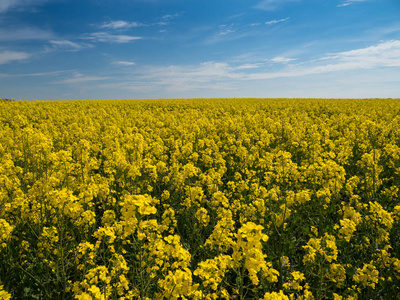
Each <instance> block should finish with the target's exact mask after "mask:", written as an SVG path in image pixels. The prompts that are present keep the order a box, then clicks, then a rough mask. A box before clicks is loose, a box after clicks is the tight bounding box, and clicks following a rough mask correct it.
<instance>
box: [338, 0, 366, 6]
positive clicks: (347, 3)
mask: <svg viewBox="0 0 400 300" xmlns="http://www.w3.org/2000/svg"><path fill="white" fill-rule="evenodd" d="M365 1H367V0H347V1H345V2H344V3H342V4H339V5H338V6H337V7H344V6H349V5H351V4H353V3H356V2H365Z"/></svg>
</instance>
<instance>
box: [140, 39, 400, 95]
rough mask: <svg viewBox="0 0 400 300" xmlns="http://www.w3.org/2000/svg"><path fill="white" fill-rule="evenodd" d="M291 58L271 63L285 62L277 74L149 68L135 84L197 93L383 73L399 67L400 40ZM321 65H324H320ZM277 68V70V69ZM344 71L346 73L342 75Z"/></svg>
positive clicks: (251, 69)
mask: <svg viewBox="0 0 400 300" xmlns="http://www.w3.org/2000/svg"><path fill="white" fill-rule="evenodd" d="M293 60H294V59H292V58H286V57H282V56H278V57H275V58H273V59H270V60H269V61H272V62H275V63H283V65H282V68H280V69H279V70H278V71H270V72H268V69H265V68H267V66H265V61H264V62H255V63H248V64H242V65H238V66H234V65H231V64H228V63H223V62H205V63H202V64H200V65H197V66H193V65H192V66H176V65H172V66H168V67H149V68H144V69H143V68H141V69H137V70H135V73H136V75H137V76H135V78H136V79H135V82H136V85H137V86H141V84H152V85H154V86H160V88H168V89H169V90H174V89H176V90H182V89H184V90H185V89H186V90H194V89H200V88H205V87H207V86H210V87H211V86H214V87H216V86H217V85H220V86H221V85H223V86H224V87H225V88H235V87H237V86H238V84H239V82H241V81H243V80H245V81H249V80H268V79H275V78H288V77H303V76H309V75H315V74H326V73H333V72H342V73H341V74H346V72H347V71H360V72H362V71H363V70H366V69H374V70H382V67H391V68H399V67H400V40H399V41H387V42H382V43H379V44H377V45H373V46H369V47H365V48H360V49H355V50H350V51H344V52H338V53H334V54H329V55H327V56H326V57H325V59H324V60H319V61H317V63H316V61H315V60H310V61H305V62H301V63H297V64H290V65H288V64H285V63H287V62H290V61H293ZM321 62H325V63H324V64H321ZM261 67H263V68H261ZM274 68H275V67H274ZM343 72H345V73H343Z"/></svg>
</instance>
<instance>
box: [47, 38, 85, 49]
mask: <svg viewBox="0 0 400 300" xmlns="http://www.w3.org/2000/svg"><path fill="white" fill-rule="evenodd" d="M50 44H52V45H53V46H54V47H57V48H65V49H71V50H79V49H82V46H81V45H79V44H77V43H74V42H71V41H68V40H51V41H50Z"/></svg>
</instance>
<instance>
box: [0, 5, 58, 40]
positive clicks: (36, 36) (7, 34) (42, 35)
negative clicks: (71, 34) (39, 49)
mask: <svg viewBox="0 0 400 300" xmlns="http://www.w3.org/2000/svg"><path fill="white" fill-rule="evenodd" d="M0 1H2V0H0ZM53 38H54V34H53V33H52V32H49V31H44V30H41V29H37V28H29V27H26V28H17V29H13V28H9V29H7V30H5V29H0V41H2V42H3V41H6V42H9V41H21V40H25V41H26V40H49V39H53Z"/></svg>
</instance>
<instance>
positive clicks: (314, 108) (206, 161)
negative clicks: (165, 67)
mask: <svg viewBox="0 0 400 300" xmlns="http://www.w3.org/2000/svg"><path fill="white" fill-rule="evenodd" d="M399 113H400V100H396V99H363V100H361V99H359V100H350V99H348V100H344V99H342V100H337V99H336V100H335V99H329V100H328V99H325V100H323V99H187V100H129V101H128V100H118V101H117V100H116V101H34V102H23V101H16V102H0V299H82V300H83V299H142V300H144V299H170V300H174V299H195V300H203V299H204V300H211V299H227V300H228V299H237V300H238V299H265V300H268V299H285V300H286V299H287V300H288V299H303V300H306V299H308V300H310V299H316V300H322V299H334V300H340V299H343V300H344V299H348V300H350V299H360V300H361V299H398V297H399V292H400V288H399V287H400V201H399V196H400V192H399V187H400V114H399Z"/></svg>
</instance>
